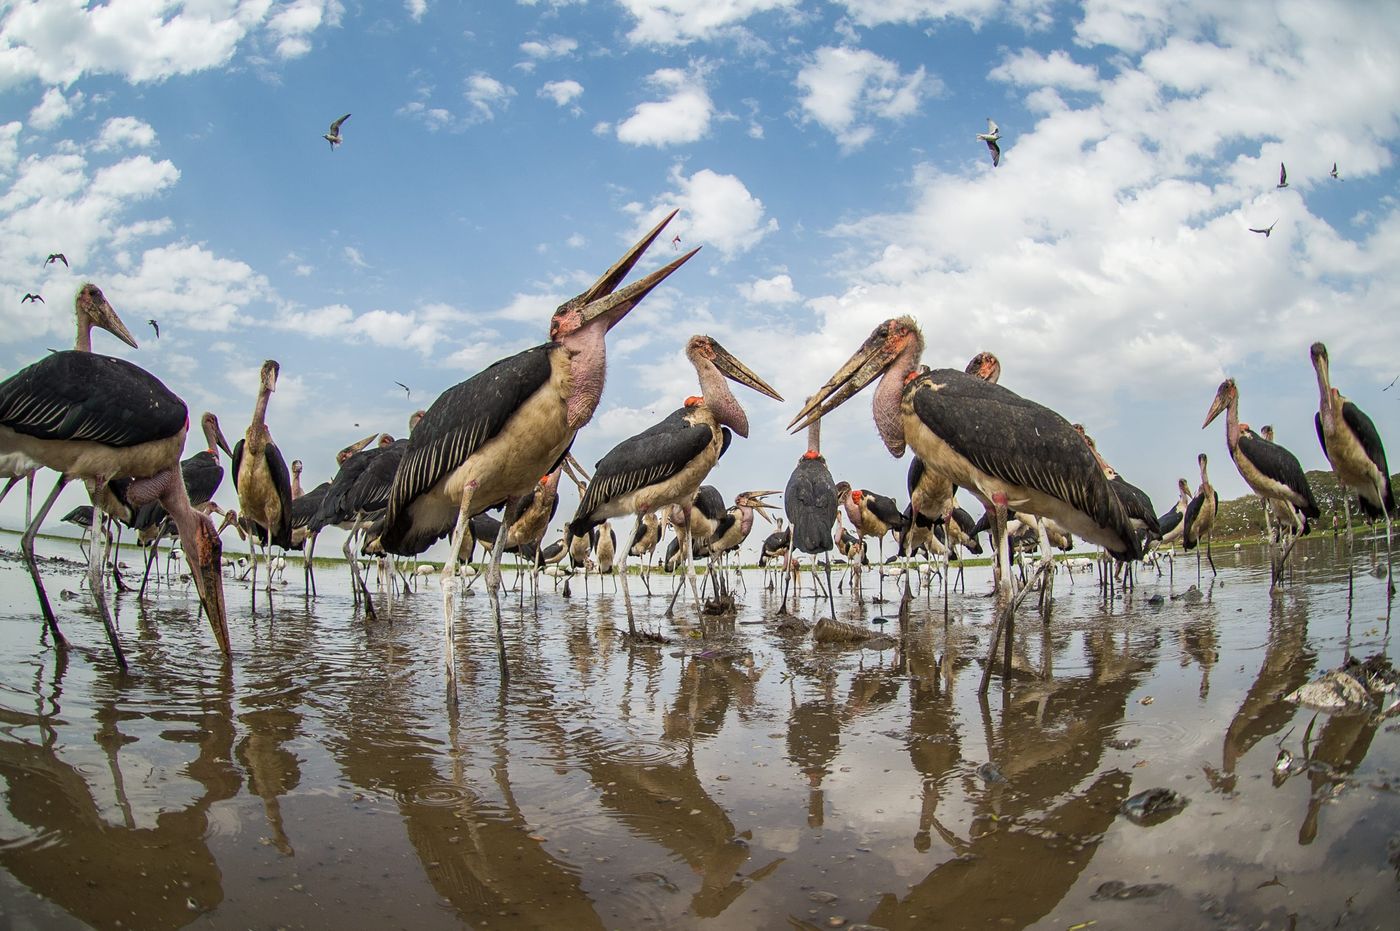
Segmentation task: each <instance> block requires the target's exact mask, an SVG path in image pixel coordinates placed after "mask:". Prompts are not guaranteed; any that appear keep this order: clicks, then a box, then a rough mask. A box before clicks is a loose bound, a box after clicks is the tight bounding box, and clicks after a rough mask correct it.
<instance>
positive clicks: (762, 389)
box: [710, 340, 783, 401]
mask: <svg viewBox="0 0 1400 931" xmlns="http://www.w3.org/2000/svg"><path fill="white" fill-rule="evenodd" d="M710 344H711V346H713V347H714V354H715V360H714V361H715V368H717V369H719V370H720V371H721V372H723V373H724V376H725V377H726V378H728V379H730V380H731V381H737V382H738V383H739V384H741V385H747V386H748V387H750V388H752V389H753V390H755V391H757V392H758V393H759V394H766V395H768V397H770V398H772V399H773V400H775V401H781V400H782V399H783V396H782V395H780V394H778V392H776V391H774V390H773V389H772V388H771V387H769V385H768V383H767V382H766V381H764V380H763V379H761V378H759V377H758V376H757V375H755V374H754V373H753V370H752V369H750V368H749V367H748V366H747V365H745V364H744V363H742V362H740V361H739V360H738V359H737V358H736V357H735V356H734V354H733V353H731V352H730V351H729V350H728V349H725V348H724V347H723V346H721V345H720V344H719V343H717V342H715V341H714V340H710Z"/></svg>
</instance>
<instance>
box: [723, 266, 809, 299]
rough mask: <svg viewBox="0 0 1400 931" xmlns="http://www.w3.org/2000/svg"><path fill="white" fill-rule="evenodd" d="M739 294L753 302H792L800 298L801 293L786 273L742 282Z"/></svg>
mask: <svg viewBox="0 0 1400 931" xmlns="http://www.w3.org/2000/svg"><path fill="white" fill-rule="evenodd" d="M739 294H740V296H741V297H743V298H744V300H746V301H749V302H750V303H754V304H780V305H781V304H794V303H796V302H798V301H800V300H802V295H800V294H798V293H797V291H796V289H794V288H793V286H792V276H791V275H788V274H787V273H780V274H777V275H774V276H773V277H772V278H756V279H754V280H753V281H746V282H742V283H741V284H740V285H739Z"/></svg>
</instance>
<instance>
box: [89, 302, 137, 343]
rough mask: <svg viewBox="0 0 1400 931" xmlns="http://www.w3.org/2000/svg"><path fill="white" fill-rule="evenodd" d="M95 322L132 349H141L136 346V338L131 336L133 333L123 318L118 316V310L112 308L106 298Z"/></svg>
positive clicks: (98, 310)
mask: <svg viewBox="0 0 1400 931" xmlns="http://www.w3.org/2000/svg"><path fill="white" fill-rule="evenodd" d="M94 322H95V323H96V324H97V325H98V326H100V327H102V329H104V330H106V331H107V332H108V333H111V334H112V335H113V336H115V337H116V338H117V339H119V340H121V341H122V342H124V343H126V344H127V345H128V346H130V347H131V348H132V349H140V348H141V347H139V346H137V345H136V337H134V336H132V335H131V331H130V330H128V329H127V328H126V324H125V323H122V318H121V317H118V316H117V312H116V310H114V309H113V308H112V305H111V304H110V303H108V302H107V299H106V298H103V299H102V305H101V306H100V307H99V308H98V309H97V318H96V320H95V321H94Z"/></svg>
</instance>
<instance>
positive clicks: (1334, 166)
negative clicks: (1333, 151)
mask: <svg viewBox="0 0 1400 931" xmlns="http://www.w3.org/2000/svg"><path fill="white" fill-rule="evenodd" d="M1331 174H1332V177H1333V178H1334V179H1336V180H1337V181H1340V180H1342V176H1341V175H1339V174H1337V163H1336V162H1333V163H1332V172H1331Z"/></svg>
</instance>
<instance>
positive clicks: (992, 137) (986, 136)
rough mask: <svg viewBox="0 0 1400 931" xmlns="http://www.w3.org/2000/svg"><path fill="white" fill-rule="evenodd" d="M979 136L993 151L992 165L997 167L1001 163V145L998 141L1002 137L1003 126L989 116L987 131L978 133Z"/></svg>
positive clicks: (989, 149)
mask: <svg viewBox="0 0 1400 931" xmlns="http://www.w3.org/2000/svg"><path fill="white" fill-rule="evenodd" d="M977 138H978V139H981V140H982V141H983V142H985V143H987V149H988V151H990V152H991V153H992V167H993V168H995V167H997V166H998V165H1000V164H1001V146H1000V145H998V144H997V143H998V142H999V141H1000V139H1001V127H999V126H997V124H996V121H995V120H993V119H992V118H991V117H990V116H989V117H987V131H986V132H984V133H978V134H977Z"/></svg>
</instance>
